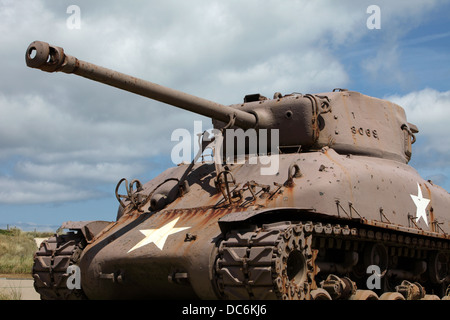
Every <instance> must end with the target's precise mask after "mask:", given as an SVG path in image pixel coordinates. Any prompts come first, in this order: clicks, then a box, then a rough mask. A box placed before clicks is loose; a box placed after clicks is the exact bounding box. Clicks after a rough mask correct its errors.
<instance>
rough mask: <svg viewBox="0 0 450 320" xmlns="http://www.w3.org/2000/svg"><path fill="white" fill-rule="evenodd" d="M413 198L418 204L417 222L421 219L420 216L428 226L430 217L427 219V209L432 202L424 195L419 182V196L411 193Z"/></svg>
mask: <svg viewBox="0 0 450 320" xmlns="http://www.w3.org/2000/svg"><path fill="white" fill-rule="evenodd" d="M410 196H411V198H412V199H413V201H414V204H415V205H416V208H417V210H416V222H418V221H419V219H420V218H422V219H423V221H425V223H426V225H427V226H428V219H427V212H426V209H427V207H428V204H429V203H430V200H429V199H426V198H424V197H423V196H422V190H421V189H420V185H419V183H417V196H415V195H412V194H410Z"/></svg>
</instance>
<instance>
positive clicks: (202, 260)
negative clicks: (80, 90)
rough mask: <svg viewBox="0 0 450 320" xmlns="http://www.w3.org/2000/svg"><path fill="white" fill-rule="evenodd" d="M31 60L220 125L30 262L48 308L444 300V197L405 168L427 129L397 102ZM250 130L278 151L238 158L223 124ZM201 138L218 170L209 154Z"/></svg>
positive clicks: (448, 243) (71, 225)
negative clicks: (103, 215)
mask: <svg viewBox="0 0 450 320" xmlns="http://www.w3.org/2000/svg"><path fill="white" fill-rule="evenodd" d="M32 51H37V54H36V57H35V58H32V57H31V53H32ZM40 52H42V53H43V55H44V57H45V59H44V57H41V56H40ZM47 56H48V57H47ZM26 59H27V64H28V65H29V66H31V67H36V68H40V69H42V70H44V71H49V72H54V71H63V72H66V73H75V74H78V75H81V76H83V77H87V78H89V79H92V80H95V81H101V82H104V83H106V84H109V85H113V86H116V87H118V88H121V89H125V90H129V91H132V92H134V93H138V94H142V95H145V96H147V97H149V98H152V99H156V100H160V101H164V102H166V103H169V104H172V105H175V106H177V107H181V108H184V109H188V110H191V111H194V112H198V113H201V114H204V115H207V116H210V117H212V118H213V124H214V126H215V128H217V129H218V130H217V132H216V133H215V139H214V141H213V142H211V143H209V144H201V145H202V148H201V150H200V152H199V154H198V155H197V156H196V157H195V158H194V159H193V161H192V163H190V164H180V165H178V166H176V167H172V168H169V169H167V170H166V171H164V172H163V173H161V174H160V175H159V176H157V177H156V178H154V179H152V180H151V181H149V182H147V183H141V182H140V181H139V180H133V181H132V182H131V183H129V184H128V181H127V180H126V179H122V180H120V181H119V184H118V185H117V188H116V198H117V199H118V201H119V210H118V214H117V218H116V221H113V222H104V221H85V222H67V223H65V224H64V225H63V227H64V228H65V229H68V230H70V232H68V233H66V234H63V235H55V237H53V238H51V239H49V240H48V241H46V242H44V243H43V244H42V246H41V247H40V249H39V251H38V252H37V253H36V256H35V264H34V267H33V277H34V279H35V287H36V289H37V291H38V292H39V293H40V294H41V297H42V298H43V299H80V298H82V299H83V298H88V299H134V298H136V299H143V298H148V299H292V300H297V299H298V300H303V299H313V300H318V299H327V300H331V299H333V300H334V299H336V300H339V299H341V300H344V299H351V300H367V299H382V300H397V299H399V300H405V299H408V300H417V299H441V298H442V299H450V295H449V294H450V291H449V284H450V276H449V268H450V267H449V266H450V236H449V233H450V213H449V210H448V208H450V196H449V193H448V192H447V191H446V190H444V189H442V188H441V187H439V186H437V185H435V184H434V183H433V182H432V181H426V180H424V179H423V178H422V177H421V176H420V175H419V174H418V172H417V171H416V170H415V169H414V168H412V167H411V166H409V165H408V161H409V160H410V158H411V156H412V149H411V144H412V143H414V141H415V139H416V138H415V134H416V133H418V129H417V127H416V126H415V125H413V124H410V123H408V122H407V121H406V115H405V112H404V110H403V109H402V108H401V107H400V106H398V105H395V104H393V103H391V102H389V101H385V100H381V99H377V98H373V97H368V96H365V95H363V94H360V93H358V92H352V91H347V90H334V91H333V92H325V93H319V94H307V95H301V94H291V95H285V96H283V95H281V94H279V93H276V94H275V95H274V98H273V99H267V98H265V97H262V96H261V95H259V94H258V95H248V96H246V97H245V99H244V103H241V104H236V105H231V106H222V105H219V104H216V103H212V102H208V101H207V100H203V99H200V98H195V99H194V98H192V97H191V96H189V95H185V94H179V93H178V92H177V91H174V90H173V89H170V90H166V89H167V88H164V87H160V86H158V85H155V84H152V83H149V82H144V81H141V80H139V79H138V80H139V81H138V80H133V79H135V78H131V77H129V76H126V75H123V74H119V73H115V72H113V71H110V70H108V69H104V68H101V67H98V66H92V65H90V64H88V63H86V62H83V61H79V60H78V59H76V58H74V57H71V56H67V55H65V54H64V51H63V50H62V49H61V48H58V47H52V46H49V45H47V44H43V43H37V42H34V43H32V44H31V45H30V47H29V48H28V49H27V53H26ZM106 78H107V79H106ZM136 84H138V85H137V86H138V87H139V88H138V89H136V87H135V85H136ZM240 128H243V129H248V130H256V129H258V130H259V129H268V130H270V129H276V130H277V131H276V132H277V135H278V136H277V137H278V138H279V144H278V145H277V146H276V148H274V147H272V149H270V150H269V151H268V150H267V149H266V150H265V151H266V153H265V154H260V153H259V151H261V150H257V152H256V154H253V153H251V152H249V149H250V147H251V146H250V147H247V148H244V149H243V150H241V151H239V150H235V149H232V148H231V147H229V146H228V144H227V139H228V141H230V140H231V139H233V136H232V135H231V136H227V133H228V131H226V130H233V131H232V132H236V130H237V129H240ZM246 132H248V131H246ZM256 137H257V140H256V141H257V143H258V142H260V141H261V140H262V139H263V138H262V133H260V132H259V133H258V134H257V135H256ZM206 145H208V146H209V147H211V148H212V150H213V151H214V152H215V153H214V159H213V160H214V161H210V162H205V161H200V155H201V153H202V152H203V150H204V147H206ZM221 147H223V148H225V149H227V150H228V152H229V153H228V154H230V152H231V155H234V156H236V157H237V156H242V158H241V161H230V159H228V160H227V159H225V158H223V157H222V156H221V155H220V154H219V152H218V150H220V148H221ZM277 151H278V152H277ZM273 164H276V165H275V166H274V167H275V170H272V171H271V170H269V171H270V173H267V172H268V171H267V169H268V167H271V166H272V165H273ZM264 169H266V171H265V170H264ZM122 184H125V189H126V190H127V194H126V195H122V194H119V189H120V188H119V187H120V186H121V185H122ZM73 270H75V271H73ZM77 277H78V278H77ZM74 279H75V282H77V279H78V285H73V283H72V281H73V280H74Z"/></svg>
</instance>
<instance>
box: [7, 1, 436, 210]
mask: <svg viewBox="0 0 450 320" xmlns="http://www.w3.org/2000/svg"><path fill="white" fill-rule="evenodd" d="M379 3H380V4H379V5H380V7H381V10H382V19H383V20H382V31H383V32H385V33H386V34H388V33H389V32H392V30H394V29H395V28H397V27H399V26H400V25H401V26H403V25H404V24H405V23H406V22H408V23H410V24H411V25H410V26H412V25H414V24H417V23H419V22H420V19H421V17H422V16H423V15H424V14H425V13H426V12H429V11H430V10H431V9H432V8H434V7H435V6H436V5H437V3H438V2H437V1H430V2H427V4H422V2H421V1H399V2H395V4H393V3H392V2H389V1H379ZM399 3H400V4H399ZM70 4H73V3H69V2H64V1H62V2H55V1H49V0H40V1H39V0H33V1H31V0H24V1H14V0H3V1H1V4H0V5H1V6H2V9H1V10H0V32H1V33H2V34H3V35H4V36H2V37H1V39H0V45H1V50H0V68H1V69H2V76H1V77H0V115H1V116H0V186H2V187H5V188H6V189H1V190H6V191H2V192H3V193H1V194H0V203H45V202H61V201H77V200H82V199H88V198H91V197H94V196H97V197H101V196H102V195H103V192H102V191H101V190H102V189H103V187H104V186H105V184H109V183H112V182H114V181H117V180H119V179H120V178H121V177H128V178H133V177H136V176H140V175H142V174H148V172H149V171H150V170H152V169H151V168H150V167H149V166H148V165H149V164H150V163H152V161H153V160H154V159H155V158H157V157H161V156H162V155H168V154H170V150H171V148H172V147H173V146H174V145H175V142H174V143H173V144H171V142H170V136H171V133H172V131H173V130H175V129H177V128H186V129H188V130H190V131H192V130H193V121H194V120H203V128H204V129H206V128H207V127H208V126H210V120H209V119H206V118H205V117H201V116H198V115H196V114H193V113H190V112H186V111H183V110H180V109H178V108H174V107H171V106H167V105H164V104H161V103H158V102H154V101H151V100H148V99H146V98H143V97H140V96H136V95H133V94H130V93H125V92H123V91H120V90H117V89H115V88H109V87H107V86H105V85H102V84H97V83H95V82H92V81H90V80H86V79H83V78H79V77H76V76H73V75H66V74H48V73H44V72H41V71H38V70H34V69H33V70H32V69H29V68H27V67H26V66H25V62H24V54H25V49H26V48H27V46H28V44H29V43H30V42H31V41H34V40H43V41H47V42H49V43H51V44H54V45H58V46H61V47H63V48H64V49H65V51H66V53H67V54H70V55H73V56H76V57H78V58H80V59H83V60H85V61H90V62H93V63H96V64H99V65H102V66H105V67H108V68H111V69H117V70H118V71H121V72H124V73H128V74H132V75H135V76H137V77H140V78H143V79H147V80H150V81H153V82H156V83H160V84H162V85H165V86H168V87H172V88H175V89H179V90H182V91H185V92H188V93H191V94H194V95H198V96H201V97H204V98H207V99H210V100H213V101H217V102H219V103H223V104H232V103H237V102H240V101H242V98H243V97H244V95H245V94H249V93H256V92H259V93H261V94H263V95H266V96H268V97H271V95H272V94H273V93H274V92H276V91H280V92H283V93H290V92H294V91H296V92H303V93H308V92H324V91H328V90H331V89H333V88H335V87H346V86H347V85H348V84H349V83H350V82H351V81H352V80H353V79H352V74H351V73H350V70H351V68H353V65H344V63H343V62H342V61H341V59H340V57H339V56H338V55H336V51H339V50H344V51H345V50H346V48H347V47H348V46H349V45H352V44H355V43H358V41H360V40H361V39H363V38H364V37H367V35H368V32H369V30H368V29H367V28H366V19H367V17H368V15H367V13H366V8H367V7H368V6H369V5H370V4H372V3H371V2H370V1H362V2H359V3H358V4H355V2H348V1H344V2H341V3H336V2H334V1H289V2H285V3H284V2H283V3H280V2H279V1H274V0H271V1H264V2H261V1H255V0H252V1H227V2H223V1H204V0H194V1H189V2H182V1H171V0H169V1H163V2H161V1H135V2H132V3H125V2H123V1H95V2H94V1H77V2H76V4H77V5H78V6H79V7H80V10H81V29H79V30H69V29H68V28H67V26H66V20H67V18H68V17H69V14H67V12H66V9H67V7H68V6H69V5H70ZM395 21H397V22H395ZM400 36H401V33H399V34H396V35H395V37H393V38H392V39H393V40H392V42H389V41H388V39H386V40H385V41H384V42H385V43H387V44H389V45H390V44H395V42H396V41H397V40H398V39H399V37H400ZM386 54H387V55H388V57H387V56H386ZM401 54H402V52H401V50H400V49H399V48H398V47H395V46H393V47H392V49H391V50H390V51H385V50H384V49H383V47H380V48H376V49H375V50H373V51H372V52H371V54H370V55H369V58H368V60H367V61H366V62H367V63H368V65H370V68H372V69H370V68H368V69H367V71H368V72H369V73H371V74H373V75H379V74H380V73H384V72H385V71H386V70H388V69H392V70H396V71H397V69H395V67H396V63H397V62H398V59H400V56H401ZM358 61H359V60H356V62H353V61H352V64H354V65H357V64H358V63H357V62H358ZM371 62H372V63H371ZM400 71H401V70H400ZM398 75H399V78H398V79H397V80H396V81H401V79H402V75H401V73H398ZM411 121H412V120H411ZM430 137H431V133H430ZM170 165H172V164H171V163H166V164H165V166H170ZM86 182H89V185H90V186H91V187H90V188H89V190H85V189H83V188H85V186H86ZM7 186H10V187H9V188H7Z"/></svg>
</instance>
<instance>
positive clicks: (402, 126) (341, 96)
mask: <svg viewBox="0 0 450 320" xmlns="http://www.w3.org/2000/svg"><path fill="white" fill-rule="evenodd" d="M26 63H27V65H28V66H29V67H32V68H37V69H41V70H43V71H47V72H58V71H60V72H65V73H69V74H70V73H73V74H76V75H79V76H82V77H85V78H88V79H91V80H94V81H98V82H101V83H104V84H107V85H110V86H114V87H117V88H120V89H123V90H126V91H130V92H133V93H136V94H139V95H142V96H145V97H148V98H150V99H154V100H158V101H161V102H164V103H167V104H170V105H173V106H176V107H179V108H182V109H185V110H189V111H192V112H196V113H198V114H201V115H204V116H206V117H210V118H212V119H213V123H214V127H215V128H223V127H225V126H226V125H227V124H233V125H234V127H235V128H236V127H237V128H243V129H250V128H251V129H277V130H279V141H278V147H279V151H280V152H290V151H291V150H294V151H296V150H299V149H300V148H301V149H302V151H308V150H320V149H321V148H323V147H326V146H328V147H332V148H333V149H335V150H336V151H337V152H339V153H342V154H359V155H368V156H374V157H380V158H386V159H393V160H397V161H401V162H404V163H407V162H408V161H409V159H410V157H411V143H413V142H414V139H415V138H414V133H415V132H418V130H417V128H416V127H415V126H414V125H412V124H409V123H408V122H407V121H406V115H405V112H404V110H403V108H402V107H400V106H398V105H396V104H394V103H392V102H389V101H386V100H382V99H377V98H372V97H369V96H366V95H363V94H360V93H358V92H352V91H347V90H345V89H344V90H343V89H337V90H333V92H327V93H320V94H298V93H294V94H288V95H284V96H283V95H282V94H281V93H275V94H274V97H273V99H267V98H265V97H264V96H262V95H260V94H251V95H247V96H245V98H244V102H243V103H241V104H234V105H231V106H225V105H222V104H219V103H217V102H213V101H209V100H206V99H203V98H199V97H196V96H193V95H190V94H187V93H184V92H181V91H178V90H175V89H171V88H167V87H164V86H161V85H158V84H155V83H152V82H149V81H146V80H142V79H138V78H135V77H132V76H129V75H126V74H123V73H120V72H117V71H113V70H110V69H107V68H103V67H100V66H97V65H94V64H92V63H88V62H85V61H82V60H79V59H77V58H75V57H72V56H70V55H67V54H65V52H64V50H63V49H62V48H60V47H56V46H52V45H49V44H48V43H45V42H41V41H35V42H33V43H31V44H30V46H29V47H28V49H27V51H26ZM268 151H271V150H270V148H269V150H268ZM273 151H274V150H272V152H273Z"/></svg>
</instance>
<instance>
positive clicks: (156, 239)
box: [128, 217, 190, 253]
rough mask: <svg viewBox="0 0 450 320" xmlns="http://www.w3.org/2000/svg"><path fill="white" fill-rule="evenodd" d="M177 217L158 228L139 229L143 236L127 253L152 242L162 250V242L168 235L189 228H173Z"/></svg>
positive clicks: (164, 241) (163, 242)
mask: <svg viewBox="0 0 450 320" xmlns="http://www.w3.org/2000/svg"><path fill="white" fill-rule="evenodd" d="M178 219H180V217H178V218H176V219H173V220H172V221H170V222H169V223H167V224H165V225H164V226H162V227H161V228H159V229H146V230H139V231H140V232H141V233H142V234H143V235H144V236H145V238H144V239H142V240H141V241H139V242H138V243H137V244H136V245H135V246H134V247H133V248H131V249H130V250H129V251H128V253H130V252H131V251H133V250H136V249H138V248H140V247H142V246H145V245H146V244H149V243H152V242H153V243H154V244H155V245H156V246H157V247H158V248H159V250H162V249H163V247H164V244H165V243H166V240H167V237H169V236H170V235H171V234H174V233H177V232H180V231H183V230H186V229H189V228H190V227H179V228H174V226H175V225H176V224H177V222H178Z"/></svg>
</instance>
